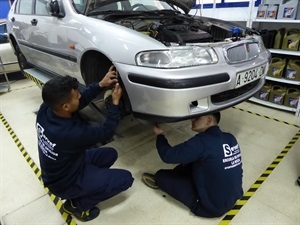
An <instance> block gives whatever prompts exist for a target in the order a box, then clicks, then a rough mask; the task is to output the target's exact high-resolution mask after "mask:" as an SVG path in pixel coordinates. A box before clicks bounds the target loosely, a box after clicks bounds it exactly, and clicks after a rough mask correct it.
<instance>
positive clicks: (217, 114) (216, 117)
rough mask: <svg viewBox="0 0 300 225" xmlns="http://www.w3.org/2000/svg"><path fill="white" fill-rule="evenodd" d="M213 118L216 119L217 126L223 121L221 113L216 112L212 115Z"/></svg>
mask: <svg viewBox="0 0 300 225" xmlns="http://www.w3.org/2000/svg"><path fill="white" fill-rule="evenodd" d="M211 115H212V116H213V117H215V119H216V122H217V124H218V123H219V122H220V120H221V113H220V112H214V113H212V114H211Z"/></svg>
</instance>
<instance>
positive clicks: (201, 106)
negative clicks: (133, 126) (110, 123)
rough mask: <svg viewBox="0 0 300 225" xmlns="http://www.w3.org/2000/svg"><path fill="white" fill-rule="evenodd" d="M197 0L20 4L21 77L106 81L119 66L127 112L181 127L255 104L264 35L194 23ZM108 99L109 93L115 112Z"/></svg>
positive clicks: (13, 36)
mask: <svg viewBox="0 0 300 225" xmlns="http://www.w3.org/2000/svg"><path fill="white" fill-rule="evenodd" d="M193 3H194V0H181V1H177V0H164V1H159V0H124V1H116V0H51V1H50V0H15V1H14V3H13V5H12V7H11V10H10V12H9V14H8V17H7V21H8V33H9V38H10V41H11V44H12V46H13V47H14V49H15V51H16V53H17V56H18V59H19V61H20V65H22V70H24V69H26V68H29V67H34V68H37V69H40V70H42V71H45V72H47V73H51V74H53V75H67V74H68V75H71V76H74V77H76V78H77V79H78V80H79V81H80V82H81V83H82V84H84V85H87V84H89V83H91V82H95V81H99V80H100V79H101V78H102V77H103V76H104V75H105V73H106V71H107V70H108V68H109V67H110V66H111V65H112V64H113V65H114V66H115V67H116V69H117V71H118V74H119V80H120V83H121V85H122V86H123V90H124V97H123V104H122V107H123V109H124V112H126V113H132V114H133V115H134V116H135V117H136V118H140V119H143V120H148V121H152V122H174V121H180V120H184V119H189V118H193V117H195V116H198V115H203V114H207V113H208V112H212V111H219V110H222V109H225V108H228V107H231V106H233V105H236V104H238V103H240V102H242V101H245V100H247V99H249V98H250V97H251V96H253V95H254V94H255V93H256V92H257V91H259V90H260V88H261V87H262V86H263V85H264V83H265V75H266V72H267V70H268V67H269V60H270V53H269V51H268V50H267V49H266V48H265V47H264V44H263V42H262V39H261V37H260V36H259V34H258V33H257V32H256V31H254V30H251V29H249V28H244V27H239V26H237V25H236V24H234V23H230V22H226V21H221V20H216V19H213V18H204V17H198V16H193V15H189V14H188V13H189V11H190V9H191V8H192V7H193ZM107 93H109V92H107V91H106V92H105V93H103V95H102V97H100V98H105V100H106V101H104V102H108V103H107V105H109V94H107Z"/></svg>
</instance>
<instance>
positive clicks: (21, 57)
mask: <svg viewBox="0 0 300 225" xmlns="http://www.w3.org/2000/svg"><path fill="white" fill-rule="evenodd" d="M15 49H16V55H17V59H18V63H19V67H20V70H21V72H22V73H23V74H24V70H25V69H29V68H32V67H31V66H30V65H29V64H28V62H27V59H26V58H25V56H24V55H23V53H22V52H21V49H20V47H19V46H18V45H16V46H15Z"/></svg>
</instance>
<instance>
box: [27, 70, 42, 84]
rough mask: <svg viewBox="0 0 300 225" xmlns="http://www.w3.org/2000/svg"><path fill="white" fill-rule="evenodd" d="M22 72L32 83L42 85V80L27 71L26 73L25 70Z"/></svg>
mask: <svg viewBox="0 0 300 225" xmlns="http://www.w3.org/2000/svg"><path fill="white" fill-rule="evenodd" d="M23 74H24V76H25V77H27V78H28V79H29V80H32V81H33V82H34V83H36V84H37V85H38V86H41V87H43V86H44V83H43V82H42V81H40V80H39V79H37V78H35V77H34V76H32V75H30V74H29V73H27V72H26V71H23Z"/></svg>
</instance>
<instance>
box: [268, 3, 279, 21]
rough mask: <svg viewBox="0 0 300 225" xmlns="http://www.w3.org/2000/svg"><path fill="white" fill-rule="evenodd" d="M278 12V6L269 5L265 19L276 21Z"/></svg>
mask: <svg viewBox="0 0 300 225" xmlns="http://www.w3.org/2000/svg"><path fill="white" fill-rule="evenodd" d="M277 12H278V5H269V6H268V9H267V15H266V19H276V18H277Z"/></svg>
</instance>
